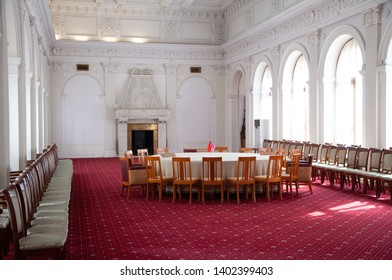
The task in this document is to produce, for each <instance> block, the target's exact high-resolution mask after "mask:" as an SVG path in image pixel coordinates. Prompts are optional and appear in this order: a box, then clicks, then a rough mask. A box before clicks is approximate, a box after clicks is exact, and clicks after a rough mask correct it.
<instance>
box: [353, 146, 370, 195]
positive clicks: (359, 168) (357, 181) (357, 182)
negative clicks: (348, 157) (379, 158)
mask: <svg viewBox="0 0 392 280" xmlns="http://www.w3.org/2000/svg"><path fill="white" fill-rule="evenodd" d="M369 155H370V149H369V148H365V147H359V148H358V149H357V155H356V163H355V171H353V172H354V176H353V181H354V182H353V184H352V186H351V188H352V191H355V189H356V188H361V178H362V179H363V192H364V193H366V191H367V180H366V173H367V170H368V166H369Z"/></svg>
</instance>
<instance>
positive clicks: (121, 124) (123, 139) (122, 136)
mask: <svg viewBox="0 0 392 280" xmlns="http://www.w3.org/2000/svg"><path fill="white" fill-rule="evenodd" d="M127 133H128V119H124V120H122V119H119V120H117V141H118V155H119V156H120V157H122V156H123V155H124V153H125V152H126V151H127V148H128V142H127V140H128V135H127Z"/></svg>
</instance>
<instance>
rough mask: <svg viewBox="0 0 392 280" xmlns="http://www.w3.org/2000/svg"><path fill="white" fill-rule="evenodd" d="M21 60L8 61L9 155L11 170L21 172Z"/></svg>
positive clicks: (10, 59) (12, 59) (11, 59)
mask: <svg viewBox="0 0 392 280" xmlns="http://www.w3.org/2000/svg"><path fill="white" fill-rule="evenodd" d="M20 62H21V60H20V59H19V58H9V59H8V73H7V74H6V75H5V77H7V76H8V86H9V87H8V92H7V94H8V103H7V104H8V106H7V107H8V108H11V110H10V111H9V143H10V145H9V153H10V168H11V170H20V167H19V153H20V150H19V146H20V145H19V139H20V135H19V134H20V133H19V132H20V130H19V126H20V122H19V118H20V116H19V110H20V108H19V94H18V93H19V84H18V79H19V65H20Z"/></svg>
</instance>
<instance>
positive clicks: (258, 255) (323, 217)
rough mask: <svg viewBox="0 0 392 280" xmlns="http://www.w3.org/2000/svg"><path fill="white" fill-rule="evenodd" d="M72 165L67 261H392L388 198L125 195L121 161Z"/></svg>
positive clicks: (327, 193)
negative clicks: (226, 198) (175, 198)
mask: <svg viewBox="0 0 392 280" xmlns="http://www.w3.org/2000/svg"><path fill="white" fill-rule="evenodd" d="M73 162H74V179H73V193H72V199H71V205H70V223H69V238H68V240H69V241H68V244H67V259H75V260H81V259H90V260H95V259H99V260H108V259H121V260H128V259H129V260H133V259H135V260H136V259H142V260H147V259H164V260H178V259H199V260H205V259H220V260H231V259H272V260H287V259H295V260H303V259H313V260H314V259H316V260H324V259H330V260H336V259H346V260H353V259H392V218H391V217H392V204H391V203H390V201H389V200H388V199H386V200H385V201H382V200H376V199H375V198H374V197H369V196H364V195H362V194H360V193H359V192H358V193H354V194H353V193H351V191H349V190H347V191H342V190H340V189H338V187H336V188H330V187H329V186H328V187H327V186H320V185H317V184H315V185H314V188H313V190H314V194H313V195H310V193H309V191H308V189H307V188H302V189H301V190H300V197H299V198H294V199H291V197H289V196H284V198H283V201H280V200H278V199H277V197H275V198H274V200H273V201H272V202H271V203H268V202H267V201H266V200H265V197H261V196H259V197H258V201H257V203H256V204H254V203H252V202H251V201H250V200H249V201H245V202H243V203H241V204H237V203H236V202H235V199H232V200H231V201H230V202H227V201H225V202H224V204H223V205H221V204H220V202H219V199H215V200H214V199H212V198H210V199H208V200H207V201H206V203H205V204H204V205H203V204H201V203H199V202H198V201H197V200H195V201H194V203H192V204H191V205H189V204H188V203H187V202H188V201H187V199H186V198H183V200H182V201H181V202H179V201H177V202H176V203H175V204H172V203H171V200H170V197H169V196H165V197H164V198H163V201H162V202H158V201H157V200H156V199H154V200H150V201H146V200H145V198H144V196H142V194H141V190H140V189H136V190H134V191H133V193H132V197H131V198H130V199H129V200H127V199H126V198H125V197H120V195H119V190H120V188H119V186H120V164H119V159H117V158H105V159H75V160H74V161H73ZM385 197H387V196H385Z"/></svg>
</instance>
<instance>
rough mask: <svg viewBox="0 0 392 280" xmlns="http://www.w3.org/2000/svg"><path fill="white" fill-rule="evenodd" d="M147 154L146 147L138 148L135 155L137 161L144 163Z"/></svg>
mask: <svg viewBox="0 0 392 280" xmlns="http://www.w3.org/2000/svg"><path fill="white" fill-rule="evenodd" d="M146 156H148V149H138V150H137V157H138V163H140V164H142V165H145V162H144V160H145V157H146Z"/></svg>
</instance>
